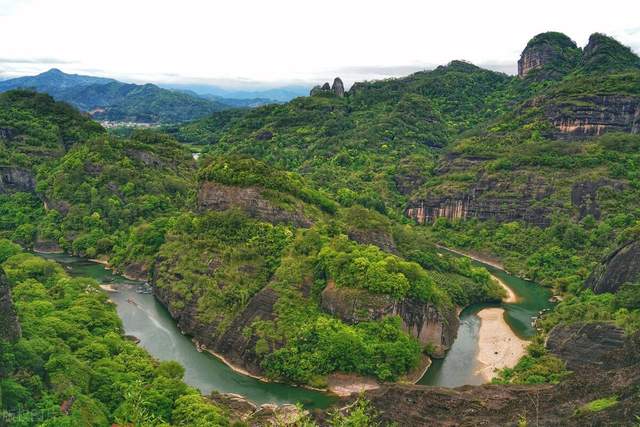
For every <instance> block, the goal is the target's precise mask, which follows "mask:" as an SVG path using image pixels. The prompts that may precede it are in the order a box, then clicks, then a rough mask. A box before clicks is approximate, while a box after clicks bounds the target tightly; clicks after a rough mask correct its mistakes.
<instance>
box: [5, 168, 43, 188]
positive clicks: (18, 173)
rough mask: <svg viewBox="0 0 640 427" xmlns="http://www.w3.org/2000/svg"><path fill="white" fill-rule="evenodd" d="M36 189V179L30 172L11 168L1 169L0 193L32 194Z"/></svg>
mask: <svg viewBox="0 0 640 427" xmlns="http://www.w3.org/2000/svg"><path fill="white" fill-rule="evenodd" d="M35 188H36V178H35V176H34V174H33V172H31V171H30V170H28V169H23V168H19V167H10V166H3V167H0V193H9V192H14V191H24V192H31V191H34V190H35Z"/></svg>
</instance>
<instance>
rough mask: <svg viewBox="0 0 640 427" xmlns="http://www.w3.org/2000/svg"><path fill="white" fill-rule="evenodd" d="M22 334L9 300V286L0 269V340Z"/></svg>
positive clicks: (13, 338) (12, 339) (9, 339)
mask: <svg viewBox="0 0 640 427" xmlns="http://www.w3.org/2000/svg"><path fill="white" fill-rule="evenodd" d="M21 335H22V331H21V329H20V322H19V321H18V314H17V313H16V310H15V308H14V307H13V301H12V300H11V288H10V286H9V282H8V281H7V277H6V276H5V274H4V271H3V270H2V269H0V340H7V341H17V340H18V339H19V338H20V336H21Z"/></svg>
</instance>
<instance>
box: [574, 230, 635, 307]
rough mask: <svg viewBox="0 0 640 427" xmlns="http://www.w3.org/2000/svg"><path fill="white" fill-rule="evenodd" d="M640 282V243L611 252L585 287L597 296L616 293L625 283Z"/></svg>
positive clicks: (633, 243) (628, 244) (594, 271)
mask: <svg viewBox="0 0 640 427" xmlns="http://www.w3.org/2000/svg"><path fill="white" fill-rule="evenodd" d="M639 281H640V241H634V242H631V243H627V244H625V245H623V246H621V247H619V248H618V249H616V250H615V251H613V252H611V253H610V254H609V255H608V256H607V257H606V258H605V259H604V260H603V261H602V263H600V265H598V266H597V267H596V268H595V269H594V270H593V272H592V273H591V275H590V276H589V278H588V279H587V281H586V282H585V286H586V287H588V288H590V289H591V290H593V292H595V293H597V294H601V293H604V292H616V291H617V290H618V289H619V288H620V286H622V285H623V284H625V283H638V282H639Z"/></svg>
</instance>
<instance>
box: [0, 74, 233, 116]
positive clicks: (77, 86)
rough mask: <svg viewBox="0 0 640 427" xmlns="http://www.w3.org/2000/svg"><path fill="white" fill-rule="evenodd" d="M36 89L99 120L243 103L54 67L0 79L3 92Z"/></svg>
mask: <svg viewBox="0 0 640 427" xmlns="http://www.w3.org/2000/svg"><path fill="white" fill-rule="evenodd" d="M11 89H33V90H36V91H38V92H44V93H48V94H49V95H51V96H52V97H54V98H55V99H56V100H60V101H65V102H68V103H70V104H72V105H74V106H76V107H77V108H79V109H81V110H83V111H87V112H89V114H91V116H92V117H93V118H95V119H97V120H107V121H116V122H138V123H177V122H184V121H188V120H193V119H196V118H199V117H204V116H206V115H208V114H211V113H212V112H214V111H220V110H224V109H228V108H235V107H243V106H244V105H240V106H238V105H237V103H235V102H234V103H223V102H221V101H220V100H218V99H204V98H202V97H199V96H197V95H192V94H188V93H184V92H179V91H172V90H168V89H162V88H160V87H158V86H156V85H153V84H145V85H137V84H132V83H122V82H119V81H116V80H113V79H106V78H101V77H91V76H81V75H77V74H65V73H63V72H62V71H60V70H58V69H51V70H49V71H46V72H44V73H42V74H38V75H37V76H33V77H19V78H15V79H10V80H4V81H1V82H0V92H4V91H7V90H11Z"/></svg>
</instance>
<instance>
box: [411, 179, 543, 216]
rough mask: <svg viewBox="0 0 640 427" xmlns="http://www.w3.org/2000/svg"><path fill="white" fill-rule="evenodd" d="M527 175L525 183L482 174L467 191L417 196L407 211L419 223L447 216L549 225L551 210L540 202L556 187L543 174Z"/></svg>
mask: <svg viewBox="0 0 640 427" xmlns="http://www.w3.org/2000/svg"><path fill="white" fill-rule="evenodd" d="M524 179H525V181H524V185H523V184H522V183H520V184H518V183H516V182H515V181H514V180H509V181H505V180H498V179H493V178H482V177H480V178H479V179H478V180H477V181H476V182H475V183H474V184H473V185H472V186H471V188H470V189H469V190H467V191H463V192H457V193H453V194H445V195H441V194H433V195H431V194H427V195H426V197H420V196H419V197H415V198H414V199H413V200H411V201H410V202H409V204H408V206H407V208H406V210H405V214H406V215H407V216H408V217H409V218H413V219H414V220H415V221H416V222H417V223H418V224H429V223H433V222H434V221H435V220H436V219H437V218H440V217H443V218H447V219H449V220H455V219H471V218H477V219H481V220H487V219H494V220H496V221H500V222H508V221H515V220H522V221H525V222H527V223H530V224H534V225H538V226H542V227H545V226H547V225H549V223H550V218H549V214H550V211H549V209H548V208H545V207H542V206H537V205H536V202H539V201H541V200H543V199H544V198H546V197H548V196H549V195H550V194H552V193H553V191H554V189H553V187H551V186H550V185H548V184H547V183H545V182H544V180H543V179H542V178H541V177H537V176H535V175H528V176H526V177H525V178H524Z"/></svg>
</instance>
